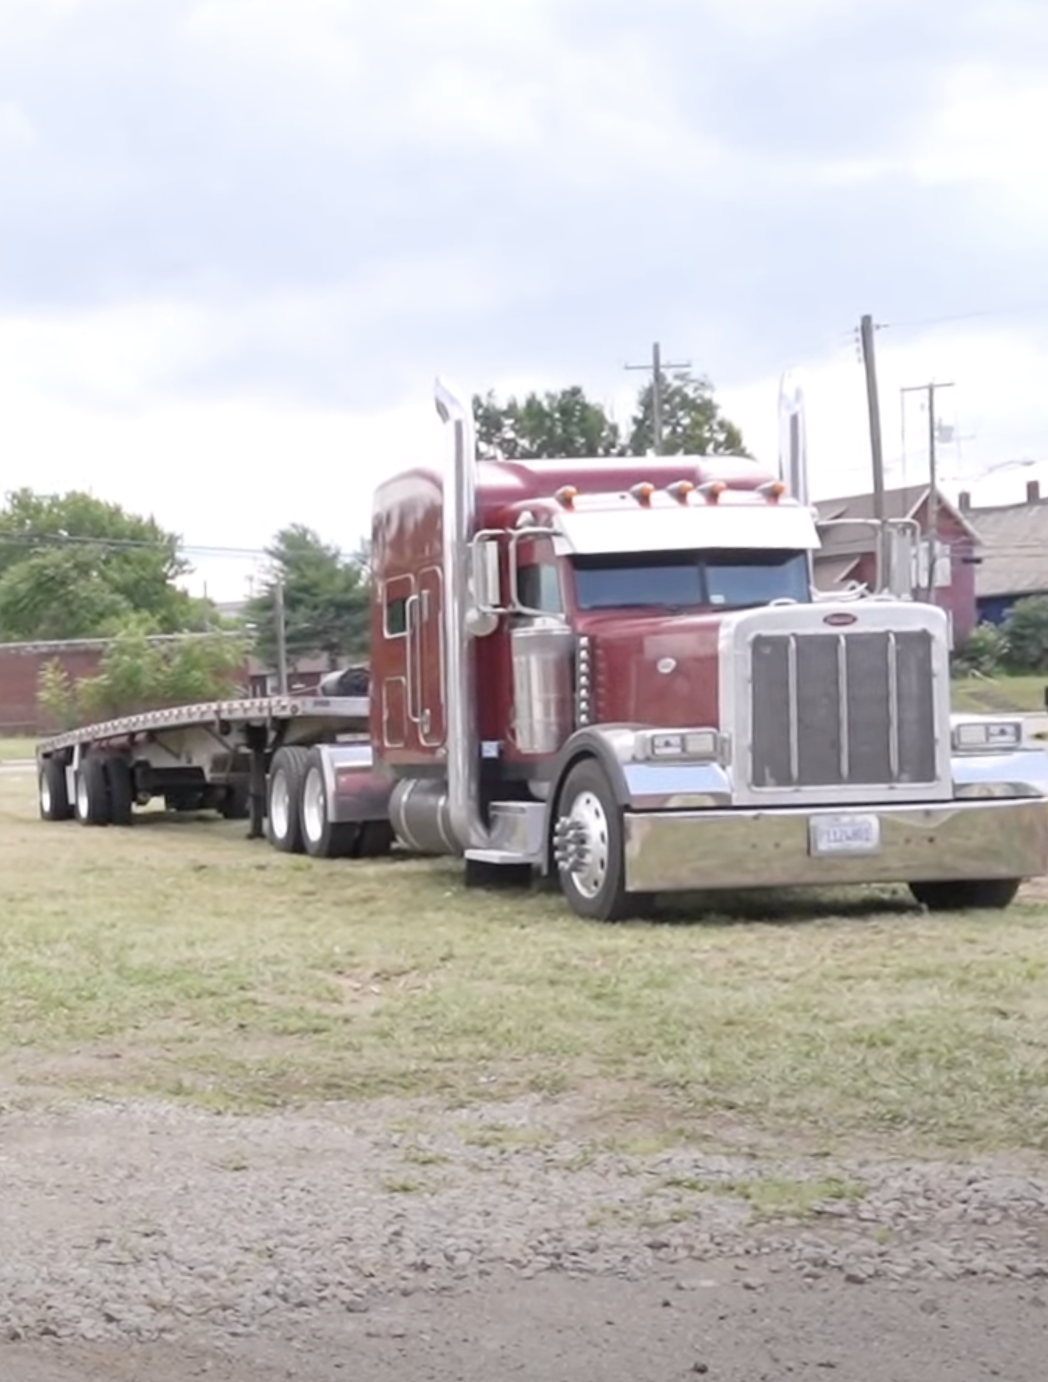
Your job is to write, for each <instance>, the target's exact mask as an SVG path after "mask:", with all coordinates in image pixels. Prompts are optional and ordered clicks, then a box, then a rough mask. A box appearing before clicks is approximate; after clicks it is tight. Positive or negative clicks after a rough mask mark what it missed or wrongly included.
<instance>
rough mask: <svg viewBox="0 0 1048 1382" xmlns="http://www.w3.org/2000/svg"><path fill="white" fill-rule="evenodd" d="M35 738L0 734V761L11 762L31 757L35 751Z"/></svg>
mask: <svg viewBox="0 0 1048 1382" xmlns="http://www.w3.org/2000/svg"><path fill="white" fill-rule="evenodd" d="M37 742H38V741H37V740H36V739H29V738H25V737H24V736H23V737H16V738H12V737H3V736H0V763H12V762H18V761H24V760H25V759H27V758H32V757H33V755H34V754H35V753H36V746H37Z"/></svg>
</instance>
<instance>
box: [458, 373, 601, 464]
mask: <svg viewBox="0 0 1048 1382" xmlns="http://www.w3.org/2000/svg"><path fill="white" fill-rule="evenodd" d="M473 420H474V423H475V426H476V430H477V442H478V447H479V450H480V454H481V455H482V456H484V457H487V458H492V457H494V456H499V455H501V456H505V457H506V458H507V459H508V460H536V459H539V458H542V457H555V456H617V455H619V454H620V452H621V446H622V442H621V438H620V435H619V429H618V427H617V426H616V425H615V423H613V422H612V421H611V420H610V419H609V418H608V416H607V414H606V413H605V411H604V409H603V408H602V407H601V405H600V404H599V403H593V402H592V401H591V400H590V399H588V398H587V397H586V395H585V393H584V392H583V390H582V389H581V388H579V386H578V385H577V384H575V385H572V386H571V388H568V389H561V390H559V392H554V393H546V394H544V395H543V396H542V397H541V398H540V397H539V395H538V394H537V393H529V394H528V395H527V397H526V398H525V399H524V401H523V403H521V402H519V401H518V400H517V399H516V398H510V399H509V401H508V402H507V403H505V404H501V405H500V404H499V403H498V402H497V400H496V398H495V395H494V393H489V394H488V395H487V397H486V398H481V397H480V396H479V395H477V396H476V397H474V399H473Z"/></svg>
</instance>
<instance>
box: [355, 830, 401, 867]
mask: <svg viewBox="0 0 1048 1382" xmlns="http://www.w3.org/2000/svg"><path fill="white" fill-rule="evenodd" d="M395 839H396V835H395V834H394V832H393V827H392V826H391V825H390V823H389V821H364V823H363V824H362V825H361V827H360V839H359V841H358V843H357V847H356V851H355V853H356V857H357V858H358V859H381V858H383V857H384V856H385V855H387V854H388V853H389V852H390V850H391V849H392V848H393V841H394V840H395Z"/></svg>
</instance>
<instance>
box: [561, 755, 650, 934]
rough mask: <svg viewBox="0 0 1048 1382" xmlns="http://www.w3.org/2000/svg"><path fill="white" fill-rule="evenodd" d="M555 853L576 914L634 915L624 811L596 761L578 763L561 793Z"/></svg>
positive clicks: (609, 917) (605, 917) (600, 918)
mask: <svg viewBox="0 0 1048 1382" xmlns="http://www.w3.org/2000/svg"><path fill="white" fill-rule="evenodd" d="M553 854H554V860H555V862H556V865H557V869H558V871H559V873H560V885H561V889H562V890H563V892H564V896H565V897H566V898H567V900H568V902H569V903H570V904H571V908H572V910H573V911H574V912H575V913H576V914H577V915H578V916H580V917H588V918H592V919H594V920H597V921H619V920H621V919H622V918H623V917H624V916H627V915H628V914H629V911H630V906H631V903H630V897H629V894H628V893H627V892H626V868H625V862H624V859H623V853H622V811H621V809H620V807H619V804H618V802H617V801H616V800H615V794H614V793H613V792H612V790H611V784H610V783H609V782H608V776H607V773H605V771H604V769H603V768H602V767H601V766H600V764H599V763H597V762H596V761H595V760H594V759H592V758H587V759H584V760H583V761H582V762H581V763H576V765H575V766H574V768H572V770H571V772H570V773H568V776H567V780H566V781H565V783H564V787H563V790H562V791H561V794H560V806H559V809H558V815H557V821H556V825H555V826H554V838H553Z"/></svg>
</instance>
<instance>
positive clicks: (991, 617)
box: [975, 590, 1048, 624]
mask: <svg viewBox="0 0 1048 1382" xmlns="http://www.w3.org/2000/svg"><path fill="white" fill-rule="evenodd" d="M1030 596H1036V597H1037V598H1039V599H1042V600H1043V599H1044V598H1045V597H1046V596H1048V590H1024V591H1023V592H1022V593H1021V594H1019V595H983V596H980V597H979V598H978V599H977V600H976V602H975V603H976V608H977V610H978V615H979V622H980V623H981V624H1003V623H1004V621H1005V620H1006V619H1007V618H1008V614H1009V612H1010V610H1011V608H1012V606H1013V605H1014V604H1015V602H1016V601H1017V600H1025V599H1027V598H1029V597H1030Z"/></svg>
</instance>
